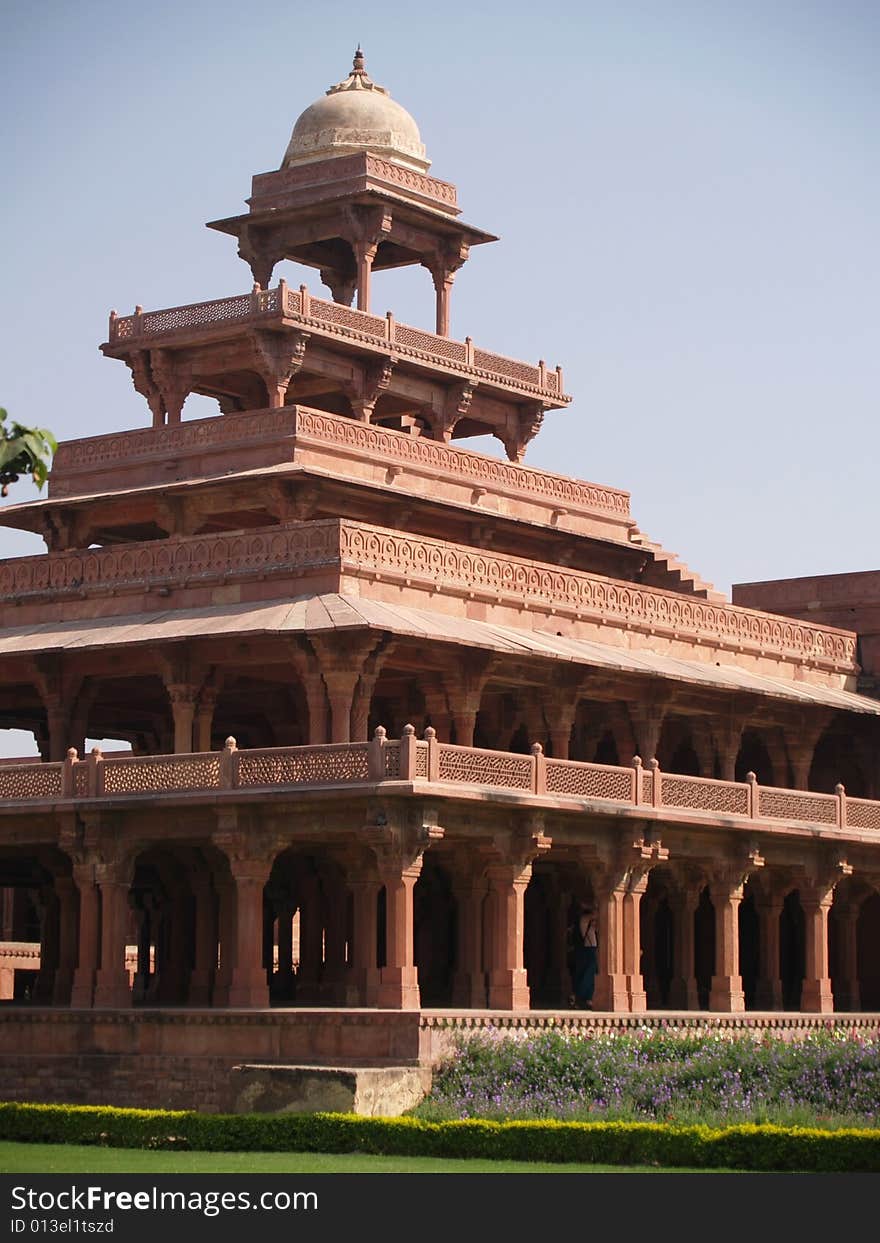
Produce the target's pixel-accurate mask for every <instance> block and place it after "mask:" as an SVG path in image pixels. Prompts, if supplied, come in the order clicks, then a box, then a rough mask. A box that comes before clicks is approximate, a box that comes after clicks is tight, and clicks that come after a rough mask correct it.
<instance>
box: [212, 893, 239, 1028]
mask: <svg viewBox="0 0 880 1243" xmlns="http://www.w3.org/2000/svg"><path fill="white" fill-rule="evenodd" d="M215 886H216V889H217V934H218V940H219V943H220V956H219V957H220V961H219V964H218V966H217V974H216V977H215V980H214V991H213V998H212V1000H213V1004H214V1007H215V1008H217V1007H218V1006H228V1005H229V988H230V985H231V983H232V970H233V967H234V966H235V943H236V930H235V925H236V909H235V882H234V881H233V879H232V877H231V876H219V877H217V879H216V881H215Z"/></svg>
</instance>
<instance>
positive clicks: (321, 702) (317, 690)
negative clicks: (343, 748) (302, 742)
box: [301, 671, 329, 747]
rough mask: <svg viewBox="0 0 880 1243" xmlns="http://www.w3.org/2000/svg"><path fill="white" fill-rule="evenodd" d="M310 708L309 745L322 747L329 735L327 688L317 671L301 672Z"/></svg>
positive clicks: (307, 703)
mask: <svg viewBox="0 0 880 1243" xmlns="http://www.w3.org/2000/svg"><path fill="white" fill-rule="evenodd" d="M301 677H302V684H303V690H304V691H305V696H306V705H307V706H308V710H309V736H308V737H309V746H310V747H320V746H323V744H324V743H325V742H327V739H328V736H329V722H328V707H327V689H326V687H325V685H324V679H323V678H322V677H321V675H320V673H318V672H317V671H315V672H313V673H303V674H301Z"/></svg>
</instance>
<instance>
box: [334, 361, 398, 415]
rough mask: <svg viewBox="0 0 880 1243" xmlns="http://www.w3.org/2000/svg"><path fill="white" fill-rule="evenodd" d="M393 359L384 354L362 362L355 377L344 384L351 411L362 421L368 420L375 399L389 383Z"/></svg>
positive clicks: (377, 398) (374, 405) (375, 401)
mask: <svg viewBox="0 0 880 1243" xmlns="http://www.w3.org/2000/svg"><path fill="white" fill-rule="evenodd" d="M395 361H396V360H395V359H394V358H393V357H392V356H391V355H386V356H385V357H384V358H379V359H376V360H375V361H373V362H367V363H364V364H363V367H362V368H361V370H360V372H359V373H357V374H356V376H355V378H354V379H353V380H352V381H351V382H350V383H348V384H346V385H345V393H346V396H347V397H348V400H349V402H350V403H351V409H352V413H353V414H354V415H355V416H356V417H357V418H358V419H359V420H361V421H362V422H364V423H369V422H370V420H371V419H372V417H373V411H374V410H375V408H376V403H377V401H378V400H379V398H380V397H381V396H382V394H383V393H384V392H385V391H386V389H387V388H388V387H389V385H390V384H391V376H392V374H393V372H394V364H395Z"/></svg>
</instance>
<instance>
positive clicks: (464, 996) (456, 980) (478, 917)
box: [452, 868, 488, 1010]
mask: <svg viewBox="0 0 880 1243" xmlns="http://www.w3.org/2000/svg"><path fill="white" fill-rule="evenodd" d="M487 893H488V881H487V878H486V876H485V875H483V874H482V873H480V872H479V871H478V869H476V868H475V869H474V870H473V871H471V872H465V873H462V872H458V873H456V874H455V876H454V877H453V880H452V896H453V898H454V899H455V906H456V912H457V915H458V946H457V950H458V952H457V955H456V966H455V971H454V972H453V976H452V1004H453V1005H454V1006H461V1007H462V1008H463V1009H476V1010H481V1009H483V1008H484V1007H485V1006H486V1002H487V994H486V972H485V966H484V957H483V904H484V902H485V899H486V894H487Z"/></svg>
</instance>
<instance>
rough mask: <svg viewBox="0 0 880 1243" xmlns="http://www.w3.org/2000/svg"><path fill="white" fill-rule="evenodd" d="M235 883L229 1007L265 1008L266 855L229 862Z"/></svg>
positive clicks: (267, 876) (267, 991)
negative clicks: (233, 945)
mask: <svg viewBox="0 0 880 1243" xmlns="http://www.w3.org/2000/svg"><path fill="white" fill-rule="evenodd" d="M229 867H230V870H231V872H232V879H233V880H234V882H235V905H236V919H235V965H234V967H233V968H232V978H231V980H230V983H229V1005H230V1006H240V1007H247V1008H249V1009H256V1008H260V1007H263V1006H268V1005H269V986H268V984H267V982H266V971H265V968H264V966H263V889H264V887H265V885H266V881H267V880H268V879H269V872H270V871H271V868H272V861H271V859H269V858H267V857H266V856H258V857H254V858H247V857H238V858H236V857H233V858H231V859H230V860H229Z"/></svg>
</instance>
